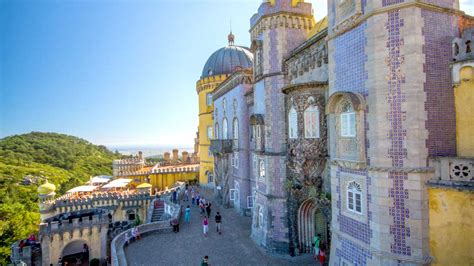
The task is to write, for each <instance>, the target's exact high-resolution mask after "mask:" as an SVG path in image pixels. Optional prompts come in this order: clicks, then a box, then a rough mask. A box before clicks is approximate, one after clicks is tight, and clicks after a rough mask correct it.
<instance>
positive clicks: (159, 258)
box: [125, 193, 319, 266]
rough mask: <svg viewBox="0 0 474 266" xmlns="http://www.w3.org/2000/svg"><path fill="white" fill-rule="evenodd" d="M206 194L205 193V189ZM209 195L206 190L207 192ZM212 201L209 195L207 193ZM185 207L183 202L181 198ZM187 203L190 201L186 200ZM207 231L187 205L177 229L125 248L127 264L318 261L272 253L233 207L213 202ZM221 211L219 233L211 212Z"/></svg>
mask: <svg viewBox="0 0 474 266" xmlns="http://www.w3.org/2000/svg"><path fill="white" fill-rule="evenodd" d="M206 194H207V193H206ZM208 195H209V194H208ZM206 199H210V200H211V203H213V202H212V201H213V197H211V196H208V197H206ZM181 205H182V206H184V207H186V205H188V204H187V202H181ZM189 205H191V202H189ZM212 207H213V208H212V212H211V218H212V219H210V223H209V234H208V236H207V237H204V235H203V233H202V219H203V217H201V216H200V215H199V208H198V207H196V206H194V207H193V206H191V222H190V223H184V215H183V219H182V220H181V223H180V232H179V233H156V234H151V235H148V236H145V237H143V238H142V240H140V241H138V242H135V243H132V244H131V245H130V246H128V247H126V248H125V254H126V256H127V261H128V264H129V265H200V263H201V260H202V257H204V255H208V256H209V264H210V265H212V266H215V265H242V266H243V265H318V264H319V263H316V262H315V260H314V259H313V258H312V256H311V255H305V256H297V257H290V256H274V255H273V256H272V255H269V254H267V253H266V252H265V251H264V250H263V249H261V248H260V247H258V246H257V245H256V244H255V243H254V242H253V241H252V240H251V239H250V226H251V218H249V217H242V216H240V215H238V214H237V213H236V212H235V211H234V210H233V209H224V208H222V207H221V206H217V204H213V206H212ZM216 211H219V212H220V213H221V215H222V234H221V235H219V234H218V233H217V232H216V226H215V223H214V218H213V217H214V216H215V214H216Z"/></svg>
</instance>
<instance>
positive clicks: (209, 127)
mask: <svg viewBox="0 0 474 266" xmlns="http://www.w3.org/2000/svg"><path fill="white" fill-rule="evenodd" d="M207 139H209V140H210V139H212V127H211V126H208V127H207Z"/></svg>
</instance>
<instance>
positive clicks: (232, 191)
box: [229, 188, 237, 201]
mask: <svg viewBox="0 0 474 266" xmlns="http://www.w3.org/2000/svg"><path fill="white" fill-rule="evenodd" d="M236 192H237V189H235V188H231V189H229V197H230V200H231V201H235V199H236V195H237V193H236Z"/></svg>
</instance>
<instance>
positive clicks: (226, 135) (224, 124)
mask: <svg viewBox="0 0 474 266" xmlns="http://www.w3.org/2000/svg"><path fill="white" fill-rule="evenodd" d="M222 139H229V123H228V122H227V117H224V118H222Z"/></svg>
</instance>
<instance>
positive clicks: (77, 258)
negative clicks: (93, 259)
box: [61, 239, 90, 265]
mask: <svg viewBox="0 0 474 266" xmlns="http://www.w3.org/2000/svg"><path fill="white" fill-rule="evenodd" d="M84 245H86V247H87V248H86V249H84V247H85V246H84ZM89 248H90V246H89V244H88V243H87V242H86V241H84V240H82V239H77V240H73V241H71V242H69V243H68V244H67V245H65V246H64V248H63V250H62V252H61V257H62V261H63V265H64V262H67V263H68V264H69V265H89V260H90V258H89V257H90V256H89ZM84 250H86V251H85V252H84ZM79 262H80V263H81V264H78V263H79Z"/></svg>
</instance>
